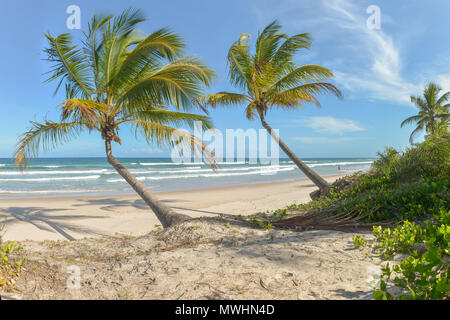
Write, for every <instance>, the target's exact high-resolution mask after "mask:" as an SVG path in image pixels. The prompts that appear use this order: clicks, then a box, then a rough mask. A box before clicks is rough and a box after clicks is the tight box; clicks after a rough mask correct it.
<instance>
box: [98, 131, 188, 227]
mask: <svg viewBox="0 0 450 320" xmlns="http://www.w3.org/2000/svg"><path fill="white" fill-rule="evenodd" d="M105 148H106V156H107V158H108V162H109V163H110V164H111V165H112V166H113V167H114V169H116V171H117V173H119V174H120V175H121V176H122V178H124V179H125V181H126V182H128V184H129V185H130V186H131V187H132V188H133V189H134V191H136V192H137V194H138V195H139V196H140V197H141V198H142V199H143V200H144V201H145V203H147V204H148V205H149V206H150V208H152V210H153V212H154V213H155V215H156V217H157V218H158V219H159V221H160V222H161V224H162V226H163V228H167V227H170V226H173V225H174V224H177V223H180V222H183V221H186V220H189V219H190V217H189V216H187V215H184V214H180V213H176V212H175V211H174V210H172V209H171V208H169V207H168V206H166V205H165V204H164V203H162V202H161V201H159V200H158V199H157V198H156V197H155V196H154V195H153V194H152V193H151V192H150V191H149V190H148V189H147V188H146V187H145V186H144V184H143V183H141V182H140V181H139V180H138V179H136V177H135V176H134V175H132V174H131V173H130V171H128V169H127V168H125V167H124V166H123V165H122V164H121V163H120V162H119V161H118V160H117V159H116V158H115V157H114V156H113V155H112V152H111V141H110V140H105Z"/></svg>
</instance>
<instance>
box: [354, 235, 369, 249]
mask: <svg viewBox="0 0 450 320" xmlns="http://www.w3.org/2000/svg"><path fill="white" fill-rule="evenodd" d="M352 239H353V246H354V247H355V248H356V249H358V248H361V247H365V246H366V245H367V242H366V241H365V240H364V239H363V237H361V236H353V238H352Z"/></svg>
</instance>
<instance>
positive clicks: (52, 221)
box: [0, 176, 339, 241]
mask: <svg viewBox="0 0 450 320" xmlns="http://www.w3.org/2000/svg"><path fill="white" fill-rule="evenodd" d="M338 177H339V176H333V177H328V178H327V180H328V181H329V182H332V181H334V180H335V179H337V178H338ZM315 189H316V187H315V186H314V185H313V184H312V182H311V181H309V180H299V181H292V182H282V183H270V184H250V185H241V186H234V187H224V188H211V189H199V190H190V191H179V192H167V193H158V194H157V195H158V197H159V198H160V199H161V200H162V201H164V202H165V203H166V204H167V205H169V206H170V207H172V208H174V209H175V210H176V211H177V212H180V213H185V214H188V215H190V216H192V217H217V216H219V215H238V214H241V215H249V214H254V213H258V212H264V211H267V210H275V209H280V208H284V207H286V206H287V205H290V204H294V203H304V202H307V201H309V200H310V197H309V193H310V192H312V191H313V190H315ZM0 219H3V220H4V221H5V222H6V228H5V233H4V235H3V239H5V240H19V241H21V240H38V241H42V240H74V239H82V238H85V237H99V236H114V235H118V234H121V235H131V236H140V235H144V234H146V233H148V232H149V231H152V230H154V229H155V228H156V227H157V226H159V225H160V224H159V221H158V220H157V218H156V217H155V215H154V214H153V213H152V211H151V209H150V208H149V207H148V206H147V205H146V204H145V203H144V201H142V200H141V199H140V198H139V197H138V196H137V195H124V196H111V197H60V198H36V199H7V200H0Z"/></svg>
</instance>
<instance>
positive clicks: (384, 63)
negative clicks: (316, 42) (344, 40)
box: [324, 0, 419, 103]
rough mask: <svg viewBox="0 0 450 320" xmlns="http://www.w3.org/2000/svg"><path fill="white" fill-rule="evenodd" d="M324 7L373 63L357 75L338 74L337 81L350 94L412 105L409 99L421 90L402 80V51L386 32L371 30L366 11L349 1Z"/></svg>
mask: <svg viewBox="0 0 450 320" xmlns="http://www.w3.org/2000/svg"><path fill="white" fill-rule="evenodd" d="M324 7H325V8H328V12H329V13H330V14H331V15H332V16H334V17H335V18H336V22H337V23H336V25H337V27H339V28H341V29H344V30H345V31H346V33H347V34H349V35H350V37H349V38H350V39H353V41H355V42H356V44H357V46H356V47H357V49H356V50H358V53H359V54H360V55H364V56H366V57H368V58H369V59H370V60H369V61H368V64H367V67H363V68H361V69H359V70H354V72H351V73H350V72H347V71H342V70H338V71H336V72H335V73H336V81H337V82H338V83H340V84H341V85H343V86H344V87H345V88H347V89H348V90H351V91H354V92H363V93H364V94H369V97H371V98H374V99H379V100H394V101H397V102H402V103H405V102H408V103H409V96H410V95H411V93H414V92H415V91H417V89H418V87H419V86H418V85H416V84H413V83H411V82H409V81H407V80H406V79H405V78H404V77H403V76H402V61H401V58H400V51H399V48H398V47H397V46H396V44H395V43H394V41H393V39H392V38H391V37H390V36H389V35H388V34H386V33H385V32H384V31H383V29H381V30H376V29H373V30H371V29H369V28H368V27H367V25H366V20H367V18H368V16H367V15H365V13H366V12H365V10H362V8H361V7H356V5H354V4H352V3H350V2H349V1H348V0H331V1H326V5H324ZM382 17H383V16H382ZM382 21H383V19H382Z"/></svg>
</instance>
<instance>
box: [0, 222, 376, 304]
mask: <svg viewBox="0 0 450 320" xmlns="http://www.w3.org/2000/svg"><path fill="white" fill-rule="evenodd" d="M361 235H362V236H363V237H364V238H366V240H368V241H372V240H373V239H372V236H370V235H369V234H361ZM352 236H353V234H352V233H343V232H336V231H320V230H317V231H307V232H294V231H282V230H270V231H264V230H261V229H255V228H253V227H251V226H249V225H246V224H245V223H243V222H240V221H236V220H231V219H229V218H197V219H195V220H191V221H189V222H186V223H183V224H181V225H177V226H175V227H173V228H170V229H167V230H165V231H160V232H154V233H151V234H147V235H145V236H141V237H136V238H135V237H104V238H97V239H92V238H91V239H83V240H77V241H72V242H71V241H59V242H55V241H45V242H36V241H26V242H23V243H22V245H23V246H24V247H25V254H26V255H27V259H26V262H25V264H24V268H25V271H23V273H22V275H21V276H20V277H19V278H18V280H17V281H16V283H15V287H16V289H15V292H14V293H12V295H13V296H12V297H13V298H19V299H270V300H272V299H370V298H371V294H372V291H373V290H372V289H371V285H373V284H374V281H376V280H375V278H374V275H376V274H377V273H378V272H379V270H380V263H381V261H380V260H379V259H378V258H377V257H376V255H374V253H373V248H371V247H366V248H364V249H362V250H360V249H355V248H354V247H353V243H352ZM69 272H75V273H74V274H73V275H79V277H73V276H71V274H70V273H69ZM68 282H69V283H68ZM0 291H1V290H0ZM0 295H2V293H0ZM4 297H5V295H4ZM6 297H11V294H9V295H8V294H6Z"/></svg>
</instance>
